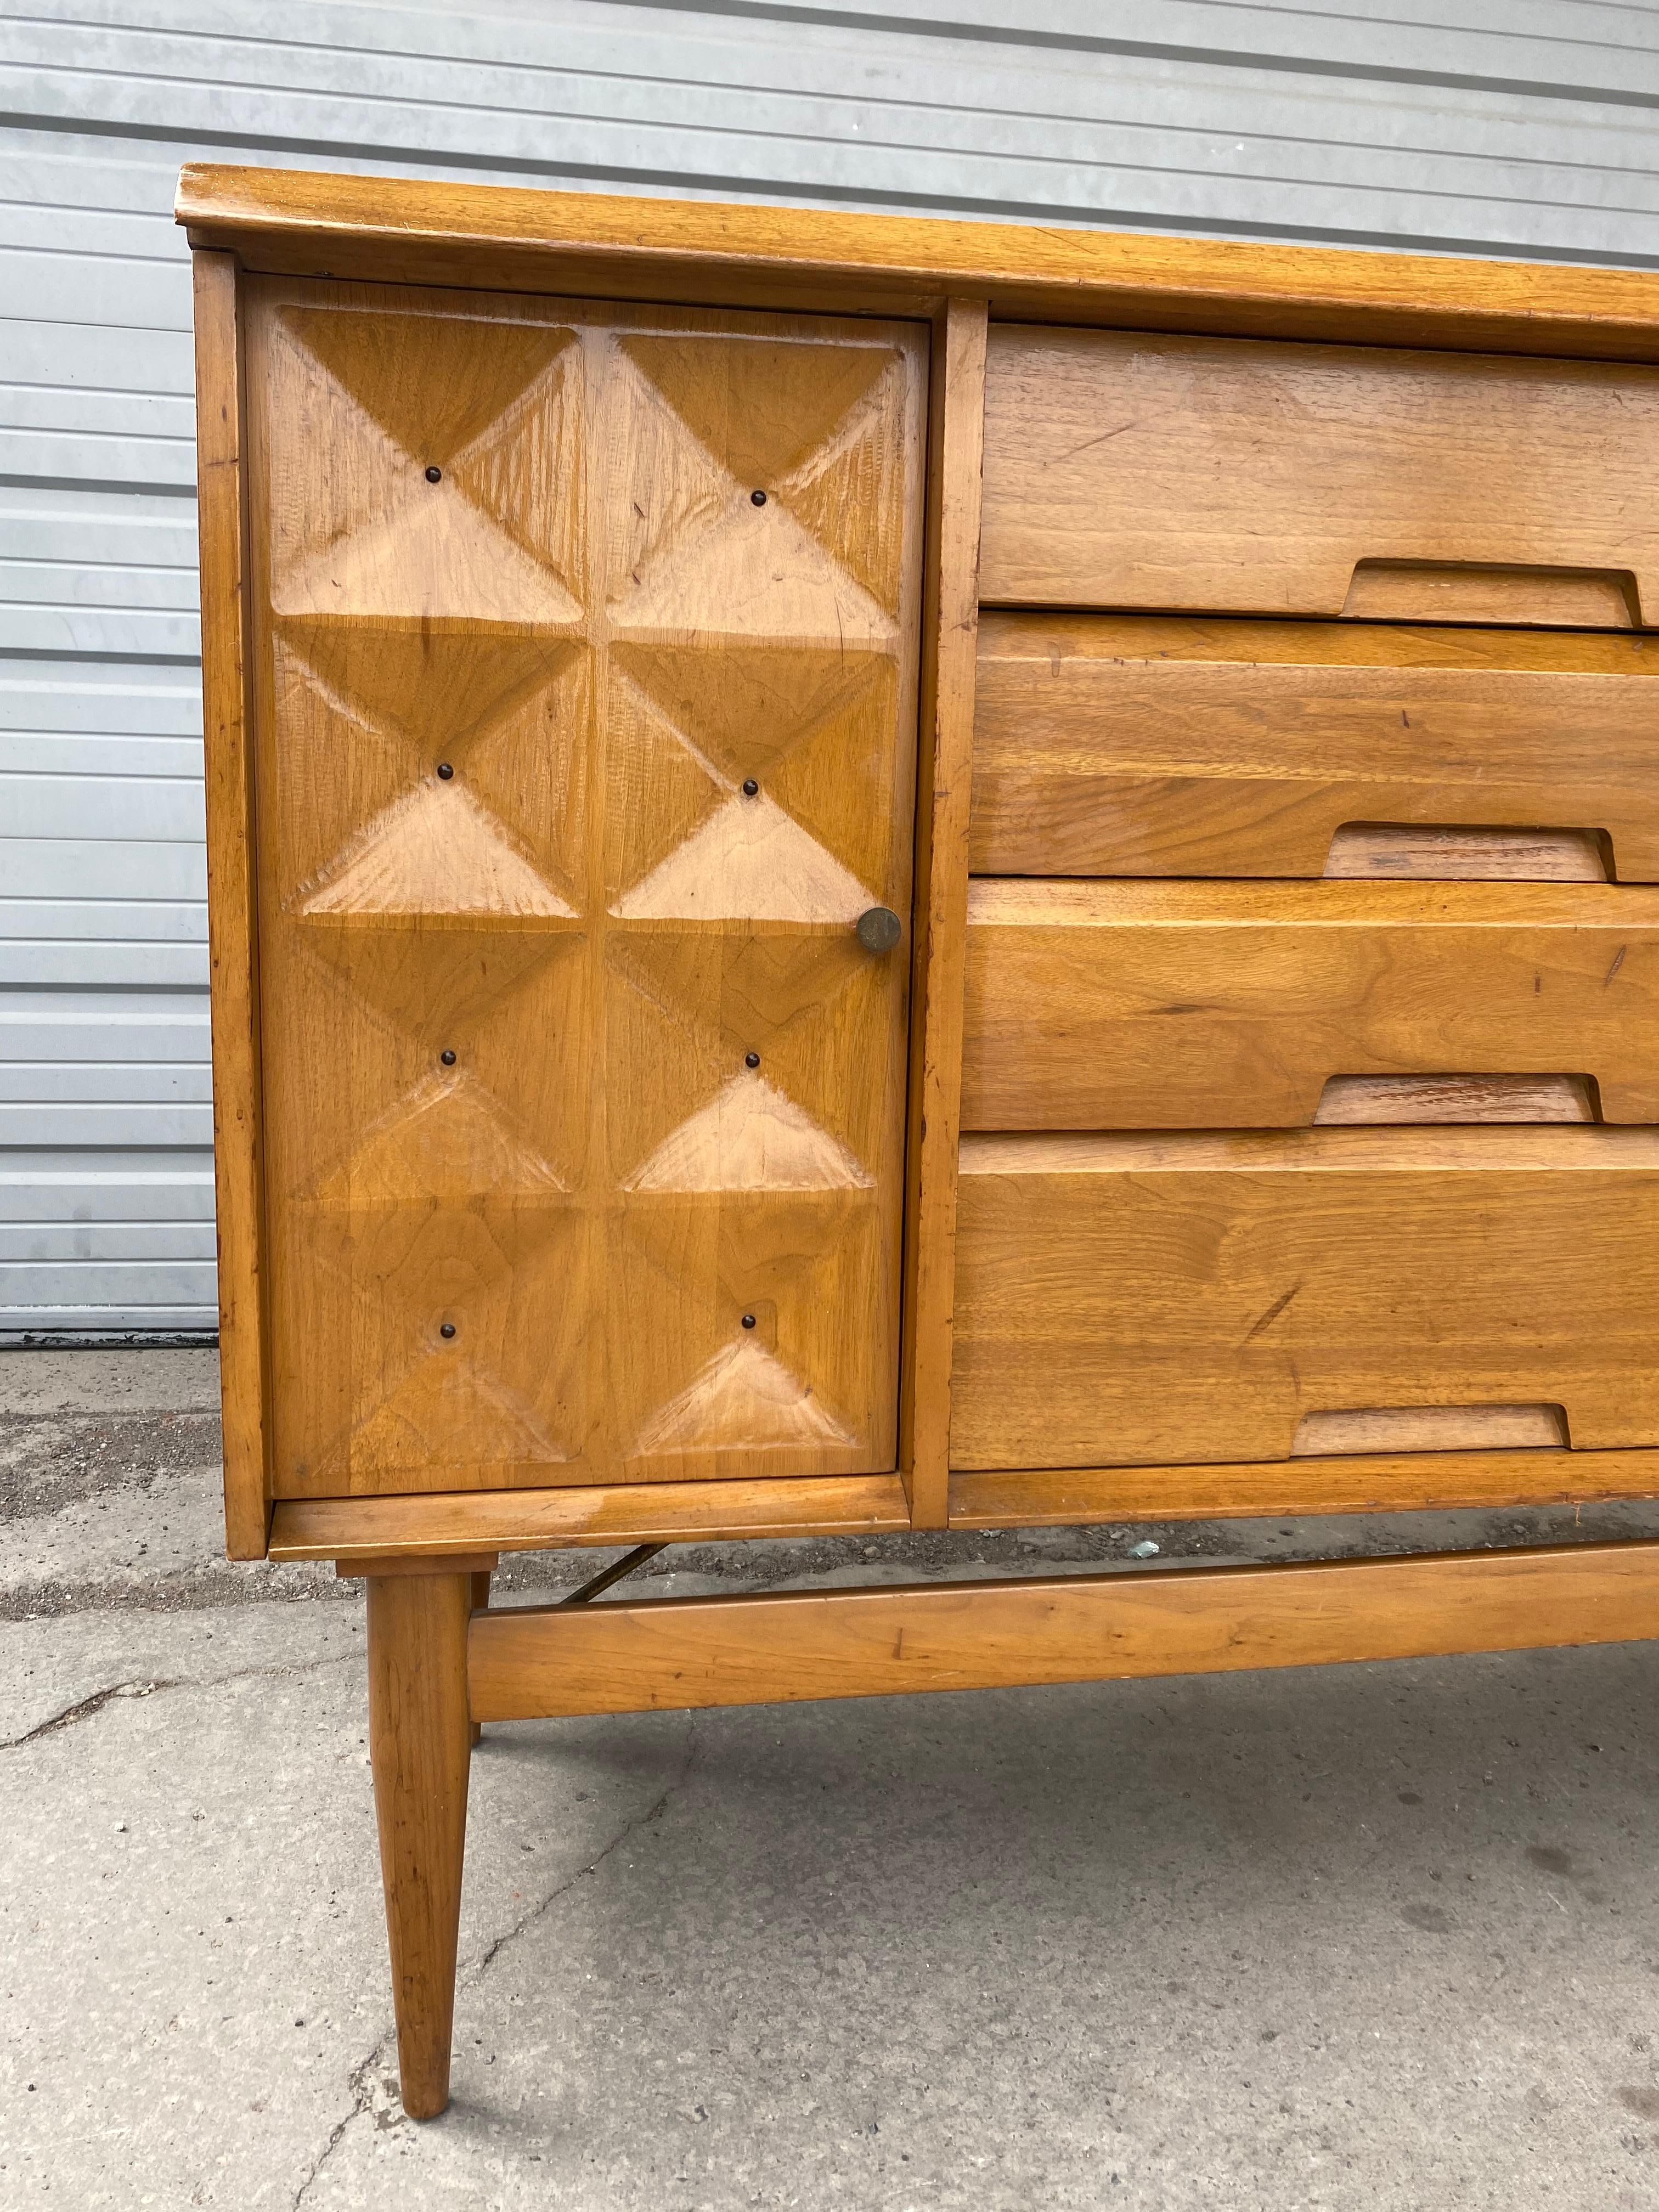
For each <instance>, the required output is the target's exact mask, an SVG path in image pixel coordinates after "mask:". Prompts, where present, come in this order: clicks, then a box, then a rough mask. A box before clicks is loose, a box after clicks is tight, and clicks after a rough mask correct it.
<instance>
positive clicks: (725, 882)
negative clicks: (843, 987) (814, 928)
mask: <svg viewBox="0 0 1659 2212" xmlns="http://www.w3.org/2000/svg"><path fill="white" fill-rule="evenodd" d="M869 903H870V900H869V897H868V896H867V894H866V891H865V890H864V887H863V886H862V884H860V882H859V881H858V879H857V878H856V877H854V876H852V875H849V874H848V871H847V870H846V869H845V868H844V867H842V864H841V862H840V861H839V860H836V858H835V857H834V855H833V854H829V853H826V852H825V851H824V849H823V846H822V845H818V844H815V843H814V842H813V841H812V839H811V837H809V836H807V834H806V832H805V830H804V829H802V828H801V826H800V824H799V823H798V822H793V821H791V819H790V817H788V815H787V814H786V813H785V812H784V811H783V809H782V808H781V806H776V805H774V804H773V803H772V801H771V800H770V799H768V798H767V797H766V796H765V795H764V793H763V794H762V795H761V796H760V797H758V798H756V799H741V798H739V799H729V800H728V801H727V802H726V805H724V806H722V807H721V808H720V811H719V812H718V813H717V814H714V815H713V816H711V817H710V818H709V820H708V821H707V822H705V823H703V825H702V828H701V829H698V830H696V832H695V833H694V834H693V835H692V836H690V837H688V838H687V839H686V841H685V842H684V844H683V845H681V846H679V847H678V848H677V849H676V850H675V851H673V852H671V854H669V855H668V857H667V859H666V860H663V861H661V862H660V863H659V865H658V866H656V867H655V868H653V870H652V872H651V873H650V874H649V875H648V876H647V878H645V880H644V882H643V883H641V884H635V887H634V889H633V890H630V891H629V892H628V893H627V894H626V895H625V896H623V898H622V899H620V900H619V901H618V902H617V904H616V905H615V906H614V907H613V908H612V909H611V911H612V912H613V913H614V914H617V915H620V916H622V917H623V919H624V920H628V921H635V920H638V921H647V920H648V921H743V920H747V921H798V922H814V921H817V922H834V921H844V922H848V923H853V922H856V921H857V920H858V918H859V916H860V914H862V913H863V911H864V909H865V908H866V907H867V906H868V905H869Z"/></svg>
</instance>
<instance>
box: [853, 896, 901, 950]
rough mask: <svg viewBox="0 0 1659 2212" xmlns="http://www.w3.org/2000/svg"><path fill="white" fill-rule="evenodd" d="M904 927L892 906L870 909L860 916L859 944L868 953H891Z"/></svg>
mask: <svg viewBox="0 0 1659 2212" xmlns="http://www.w3.org/2000/svg"><path fill="white" fill-rule="evenodd" d="M903 934H904V925H903V923H902V921H900V920H899V918H898V916H897V915H896V914H895V913H894V911H893V909H892V908H891V907H890V906H872V907H868V908H866V909H865V911H864V912H863V913H862V914H861V915H860V916H859V943H860V945H862V946H863V947H864V949H865V951H866V952H890V951H892V949H893V947H894V946H895V945H896V944H897V943H898V941H899V939H900V938H901V937H902V936H903Z"/></svg>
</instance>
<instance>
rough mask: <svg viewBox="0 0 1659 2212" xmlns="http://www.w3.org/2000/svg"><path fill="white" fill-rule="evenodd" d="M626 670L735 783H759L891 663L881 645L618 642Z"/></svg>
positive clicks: (615, 655) (614, 652)
mask: <svg viewBox="0 0 1659 2212" xmlns="http://www.w3.org/2000/svg"><path fill="white" fill-rule="evenodd" d="M611 658H612V660H613V661H614V662H617V663H618V664H620V665H621V666H622V667H623V668H625V669H626V670H627V671H628V673H629V676H630V677H631V678H633V680H634V682H635V684H638V685H639V687H640V689H641V690H642V691H644V692H646V693H647V695H648V696H649V697H650V698H651V699H652V700H653V701H654V702H655V703H656V705H657V706H658V707H659V708H660V709H661V711H662V713H663V714H665V716H666V717H667V719H668V720H669V721H670V722H671V724H672V725H673V727H674V728H675V730H676V731H677V732H680V733H682V734H683V736H684V738H686V739H689V740H690V744H693V745H694V746H695V747H696V750H698V751H699V752H700V753H702V754H703V755H704V756H706V757H708V759H709V760H710V761H712V762H713V763H714V764H715V765H716V766H717V767H718V768H719V769H720V772H721V773H722V774H723V775H726V776H727V777H729V778H730V779H731V781H732V782H733V783H737V782H740V781H742V779H743V778H744V776H746V775H752V776H754V777H756V778H757V779H758V780H759V781H762V782H764V781H766V779H767V778H768V777H769V775H771V774H772V773H773V771H774V769H775V767H776V765H777V763H778V762H779V761H780V760H781V759H783V758H784V757H786V756H787V754H788V753H789V751H790V750H791V749H792V748H793V746H795V745H796V744H799V742H800V740H801V738H803V737H804V736H805V734H806V732H808V731H810V730H814V729H816V728H817V727H818V726H819V725H820V724H822V723H823V721H824V720H826V719H827V718H828V717H829V716H831V715H833V714H837V713H839V712H840V711H841V710H842V708H845V707H846V706H847V705H848V702H850V701H852V700H853V699H854V698H855V697H857V696H859V695H860V693H862V692H863V691H864V690H866V689H867V688H868V686H869V685H870V684H871V683H872V680H873V679H875V678H877V677H878V676H880V675H881V674H883V673H884V671H888V670H890V668H891V666H892V661H891V658H890V655H889V654H888V653H885V652H883V651H879V650H878V651H875V652H870V651H865V652H858V651H850V652H849V651H848V650H847V649H846V648H845V647H842V646H840V645H836V646H833V647H811V646H801V645H793V644H791V645H731V646H717V647H708V646H683V645H655V644H647V643H645V642H643V641H638V640H628V639H619V640H618V641H617V643H616V644H615V645H614V646H613V647H612V648H611Z"/></svg>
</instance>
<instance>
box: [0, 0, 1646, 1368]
mask: <svg viewBox="0 0 1659 2212" xmlns="http://www.w3.org/2000/svg"><path fill="white" fill-rule="evenodd" d="M0 85H3V95H0V179H3V188H0V204H3V234H0V346H3V356H4V357H3V361H0V516H3V535H0V1334H7V1333H9V1334H14V1335H15V1334H16V1333H19V1332H22V1333H27V1334H53V1333H58V1332H69V1331H84V1330H98V1331H109V1332H125V1331H128V1330H155V1331H164V1330H165V1331H174V1330H185V1329H196V1328H210V1327H211V1326H212V1322H213V1318H214V1310H213V1265H212V1254H213V1234H212V1188H211V1175H210V1155H209V1109H208V1073H207V1019H206V999H205V988H206V955H205V948H204V920H203V908H202V897H203V861H202V851H201V827H202V811H201V792H200V742H199V731H200V716H199V708H198V705H197V692H196V674H195V654H196V651H197V640H196V629H195V619H194V605H195V575H194V562H195V552H194V544H193V522H194V508H193V499H192V492H193V463H192V456H191V421H190V398H189V395H190V389H191V362H190V337H189V328H190V319H189V289H188V281H187V271H186V264H185V250H184V246H183V241H182V240H181V239H180V238H179V236H178V234H176V233H175V232H174V230H173V227H172V223H171V220H170V207H171V202H172V195H173V179H174V177H175V175H176V173H177V170H178V166H179V162H180V161H185V160H188V159H191V158H193V157H196V158H202V157H205V158H210V159H222V160H233V161H262V162H270V163H274V164H278V165H283V166H288V167H295V166H299V167H334V168H352V169H368V170H371V171H373V170H377V169H395V170H403V171H423V172H425V173H428V174H434V175H452V176H464V177H467V178H471V179H474V180H477V179H489V178H490V177H492V176H494V177H497V178H499V179H501V181H502V182H526V181H528V182H541V183H546V184H557V185H568V186H577V187H586V188H590V189H599V190H617V189H622V190H635V191H690V192H696V193H702V194H706V195H712V196H716V197H758V198H770V199H792V200H810V199H815V198H816V199H822V200H825V201H832V202H834V203H835V204H839V205H862V206H867V207H876V208H882V207H886V208H896V209H908V210H943V211H945V212H950V213H956V214H979V215H987V216H1013V217H1017V218H1019V219H1022V220H1024V221H1058V222H1078V221H1093V222H1103V223H1106V224H1116V225H1118V226H1120V227H1132V226H1135V227H1150V228H1158V229H1164V230H1171V231H1193V230H1201V231H1206V232H1212V233H1226V234H1234V235H1243V236H1255V237H1288V238H1303V239H1317V240H1349V241H1353V242H1357V243H1359V244H1364V245H1385V244H1405V245H1411V246H1417V247H1419V248H1421V247H1428V248H1440V249H1445V250H1451V251H1465V252H1469V251H1473V252H1497V253H1506V254H1518V255H1523V256H1525V255H1536V256H1541V257H1544V258H1552V259H1559V258H1571V259H1583V260H1601V261H1617V262H1623V263H1626V264H1636V265H1638V266H1642V267H1653V266H1656V265H1659V252H1656V241H1659V232H1656V228H1655V222H1654V216H1655V213H1656V208H1659V177H1656V166H1659V165H1656V160H1655V155H1656V149H1659V137H1656V120H1659V15H1655V14H1654V13H1652V12H1650V11H1649V10H1645V9H1632V8H1630V7H1627V6H1602V5H1599V4H1595V0H1459V4H1455V5H1454V4H1451V0H1418V3H1417V4H1415V5H1411V4H1401V5H1400V6H1397V7H1396V8H1395V9H1390V10H1389V12H1388V13H1387V14H1386V15H1384V13H1383V11H1381V10H1378V9H1370V8H1363V9H1362V8H1355V9H1347V10H1345V9H1340V8H1336V7H1333V6H1323V7H1322V6H1319V5H1317V4H1314V5H1308V4H1305V0H1304V4H1303V5H1302V6H1300V7H1298V8H1297V9H1294V10H1291V9H1282V8H1271V7H1255V6H1249V5H1245V4H1238V0H1134V4H1133V5H1132V4H1128V0H1001V3H1000V4H995V0H955V4H950V5H945V4H938V0H913V4H912V6H911V7H910V9H909V10H908V13H907V14H906V15H904V16H903V17H902V18H900V17H896V16H894V15H883V14H880V13H878V12H875V11H865V10H860V9H854V8H852V7H848V6H842V5H838V4H836V0H819V4H817V5H816V6H812V7H791V6H787V5H773V4H769V0H728V4H727V5H726V6H725V7H708V8H702V9H696V8H691V7H687V6H682V5H679V4H677V0H645V3H644V4H638V5H631V6H621V5H609V4H592V5H586V4H581V3H580V0H545V3H544V4H538V3H537V0H521V4H516V5H515V4H513V0H486V3H485V4H482V5H479V4H474V5H471V6H469V7H468V8H467V9H465V10H462V9H455V8H453V7H450V6H435V5H434V6H422V5H420V4H409V3H408V0H404V4H390V5H362V4H356V5H353V4H344V3H343V0H342V4H309V5H305V4H301V5H291V6H289V7H285V8H283V9H280V10H275V9H270V8H259V9H256V8H254V7H253V6H252V4H251V0H243V4H218V5H215V4H210V0H149V4H137V0H105V4H102V5H98V4H88V3H87V0H80V4H73V5H68V4H52V0H46V4H39V5H35V6H33V7H31V8H30V9H28V11H27V13H23V12H21V11H19V10H15V9H12V10H9V11H7V12H4V13H3V14H0Z"/></svg>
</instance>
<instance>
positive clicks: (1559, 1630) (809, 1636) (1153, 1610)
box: [467, 1543, 1659, 1720]
mask: <svg viewBox="0 0 1659 2212" xmlns="http://www.w3.org/2000/svg"><path fill="white" fill-rule="evenodd" d="M1656 1632H1659V1545H1654V1544H1650V1543H1626V1544H1593V1545H1592V1544H1583V1545H1567V1546H1563V1547H1559V1548H1556V1549H1552V1550H1547V1551H1546V1550H1540V1551H1527V1552H1521V1551H1516V1552H1498V1553H1491V1552H1485V1553H1474V1554H1468V1553H1441V1554H1438V1555H1430V1556H1428V1557H1425V1558H1419V1559H1353V1560H1347V1561H1345V1562H1343V1563H1342V1564H1340V1565H1310V1566H1304V1565H1295V1566H1279V1567H1210V1568H1201V1567H1200V1568H1180V1567H1176V1568H1165V1569H1161V1570H1160V1569H1153V1570H1152V1571H1150V1572H1145V1571H1143V1572H1139V1573H1134V1572H1129V1573H1126V1572H1122V1571H1119V1572H1117V1573H1115V1574H1108V1575H1077V1576H1066V1577H1057V1578H1054V1579H1049V1578H1047V1577H1045V1578H1043V1579H1041V1580H1037V1579H1031V1580H1028V1581H1021V1582H994V1583H985V1582H975V1583H957V1584H956V1585H954V1586H952V1585H951V1584H948V1583H947V1584H943V1585H941V1584H939V1583H927V1584H924V1585H922V1586H921V1587H919V1588H913V1589H866V1590H823V1591H818V1590H812V1591H805V1590H803V1591H798V1592H794V1593H792V1594H790V1595H784V1596H779V1597H744V1598H683V1599H679V1600H674V1599H668V1600H657V1601H642V1602H639V1603H634V1604H629V1603H623V1602H612V1603H610V1604H606V1605H603V1606H592V1607H580V1608H577V1609H575V1610H574V1611H572V1612H571V1613H563V1612H562V1610H561V1609H560V1608H558V1607H549V1608H543V1607H514V1608H513V1610H512V1611H510V1612H501V1613H485V1614H483V1615H482V1616H480V1617H479V1618H478V1619H477V1620H474V1622H473V1624H472V1629H471V1637H470V1638H469V1650H468V1659H467V1673H468V1679H469V1681H470V1683H471V1697H472V1703H473V1708H474V1710H475V1711H477V1714H478V1717H479V1718H480V1719H482V1720H518V1719H522V1718H526V1717H531V1716H533V1715H538V1714H565V1713H611V1712H636V1711H654V1710H661V1709H665V1708H666V1709H677V1708H682V1707H685V1706H707V1705H763V1704H764V1705H771V1704H785V1703H791V1702H793V1701H794V1700H796V1699H809V1698H859V1697H891V1696H895V1695H899V1694H902V1693H903V1692H908V1691H917V1690H972V1689H987V1688H992V1687H997V1686H1004V1685H1012V1684H1016V1683H1038V1682H1093V1681H1115V1680H1125V1679H1128V1678H1131V1677H1133V1676H1137V1675H1158V1674H1212V1673H1221V1672H1227V1671H1231V1670H1232V1669H1235V1668H1256V1667H1306V1666H1322V1665H1329V1664H1331V1663H1333V1662H1337V1661H1340V1660H1352V1659H1401V1658H1427V1657H1431V1656H1443V1655H1444V1654H1446V1653H1449V1652H1456V1651H1511V1650H1524V1649H1528V1648H1531V1647H1534V1646H1550V1645H1560V1644H1624V1643H1632V1642H1637V1641H1639V1640H1643V1639H1645V1638H1650V1637H1651V1636H1653V1635H1654V1634H1655V1633H1656Z"/></svg>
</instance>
